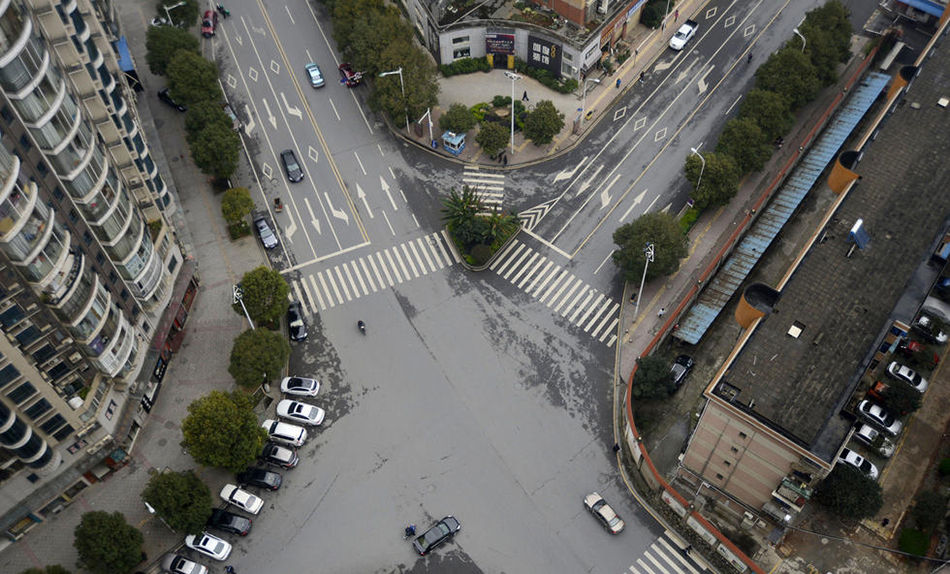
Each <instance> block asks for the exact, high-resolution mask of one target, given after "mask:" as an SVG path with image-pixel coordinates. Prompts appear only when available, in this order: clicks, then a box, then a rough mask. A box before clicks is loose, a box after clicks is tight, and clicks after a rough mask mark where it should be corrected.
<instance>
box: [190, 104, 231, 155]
mask: <svg viewBox="0 0 950 574" xmlns="http://www.w3.org/2000/svg"><path fill="white" fill-rule="evenodd" d="M212 124H213V125H220V126H222V127H224V128H225V129H228V130H230V129H231V118H229V117H228V115H227V114H226V113H224V108H223V107H222V106H221V102H219V101H218V100H205V101H203V102H198V103H197V104H195V105H193V106H191V107H189V108H188V111H187V112H186V113H185V132H186V133H187V139H188V145H195V141H197V138H198V136H199V135H200V134H201V132H203V131H204V130H205V128H207V127H208V126H210V125H212Z"/></svg>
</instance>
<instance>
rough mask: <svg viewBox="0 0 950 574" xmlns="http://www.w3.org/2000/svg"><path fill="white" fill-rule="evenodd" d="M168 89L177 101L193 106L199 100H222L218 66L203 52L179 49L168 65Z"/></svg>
mask: <svg viewBox="0 0 950 574" xmlns="http://www.w3.org/2000/svg"><path fill="white" fill-rule="evenodd" d="M166 70H167V75H168V91H169V92H170V93H171V97H172V98H174V99H175V101H176V102H179V103H182V104H185V105H187V106H192V105H195V104H197V103H198V102H203V101H206V100H212V101H215V102H219V101H221V87H220V86H219V85H218V67H217V66H216V65H215V63H214V62H209V61H208V60H206V59H204V58H202V57H201V54H197V53H194V52H189V51H187V50H179V51H178V52H175V54H174V55H173V56H172V58H171V60H170V61H169V62H168V67H167V69H166Z"/></svg>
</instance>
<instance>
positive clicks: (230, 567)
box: [224, 566, 234, 574]
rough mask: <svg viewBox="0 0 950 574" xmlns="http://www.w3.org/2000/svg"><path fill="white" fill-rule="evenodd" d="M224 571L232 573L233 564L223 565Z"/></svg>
mask: <svg viewBox="0 0 950 574" xmlns="http://www.w3.org/2000/svg"><path fill="white" fill-rule="evenodd" d="M224 571H225V572H227V573H228V574H234V566H225V567H224Z"/></svg>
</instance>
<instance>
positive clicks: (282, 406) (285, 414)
mask: <svg viewBox="0 0 950 574" xmlns="http://www.w3.org/2000/svg"><path fill="white" fill-rule="evenodd" d="M277 416H279V417H281V418H285V419H290V420H293V421H297V422H299V423H303V424H306V425H312V426H317V425H319V424H321V423H322V422H323V418H324V417H325V416H326V413H325V412H324V411H323V409H321V408H320V407H315V406H313V405H308V404H307V403H301V402H300V401H292V400H290V399H284V400H282V401H280V402H279V403H277Z"/></svg>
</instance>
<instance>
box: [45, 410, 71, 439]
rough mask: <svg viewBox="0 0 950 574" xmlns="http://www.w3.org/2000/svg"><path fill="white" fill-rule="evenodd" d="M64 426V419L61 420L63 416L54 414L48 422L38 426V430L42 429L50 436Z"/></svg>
mask: <svg viewBox="0 0 950 574" xmlns="http://www.w3.org/2000/svg"><path fill="white" fill-rule="evenodd" d="M64 424H66V419H64V418H63V415H61V414H59V413H56V414H55V415H53V416H52V417H50V419H49V420H48V421H46V422H45V423H43V424H42V425H40V428H41V429H43V432H45V433H46V434H48V435H52V434H53V433H54V432H56V429H58V428H59V427H61V426H63V425H64Z"/></svg>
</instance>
